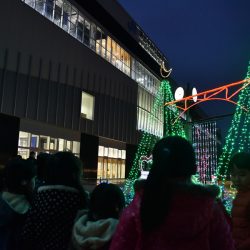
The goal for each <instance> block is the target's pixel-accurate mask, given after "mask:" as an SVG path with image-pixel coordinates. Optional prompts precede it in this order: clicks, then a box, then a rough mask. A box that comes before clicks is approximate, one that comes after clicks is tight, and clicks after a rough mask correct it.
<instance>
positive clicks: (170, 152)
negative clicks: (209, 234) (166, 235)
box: [141, 136, 196, 231]
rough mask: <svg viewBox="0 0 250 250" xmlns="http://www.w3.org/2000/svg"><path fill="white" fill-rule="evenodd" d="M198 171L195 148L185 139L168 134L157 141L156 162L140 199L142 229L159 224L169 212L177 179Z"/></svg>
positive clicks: (155, 148)
mask: <svg viewBox="0 0 250 250" xmlns="http://www.w3.org/2000/svg"><path fill="white" fill-rule="evenodd" d="M195 173H196V164H195V153H194V149H193V147H192V145H191V144H190V143H189V142H188V141H187V140H186V139H184V138H182V137H180V136H169V137H166V138H163V139H161V140H160V141H158V142H157V143H156V144H155V147H154V149H153V164H152V167H151V170H150V172H149V175H148V178H147V181H146V183H145V187H144V192H143V195H142V201H141V221H142V228H143V230H146V231H148V230H151V229H152V228H154V227H156V226H158V225H159V224H160V223H161V221H162V219H163V218H164V217H165V216H166V215H167V213H168V210H169V207H170V203H171V199H172V196H173V193H174V186H173V184H174V182H175V179H178V178H182V179H188V178H190V177H191V175H193V174H195ZM156 197H157V198H156ZM156 199H157V200H156Z"/></svg>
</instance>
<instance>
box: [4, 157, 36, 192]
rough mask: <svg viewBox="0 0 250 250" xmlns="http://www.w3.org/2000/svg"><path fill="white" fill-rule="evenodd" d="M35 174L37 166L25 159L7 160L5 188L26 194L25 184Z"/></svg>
mask: <svg viewBox="0 0 250 250" xmlns="http://www.w3.org/2000/svg"><path fill="white" fill-rule="evenodd" d="M34 176H35V166H34V165H33V164H32V163H31V162H29V161H26V160H23V159H13V160H10V161H8V162H7V164H6V166H5V168H4V170H3V181H4V188H7V190H8V191H10V192H12V193H16V194H25V190H26V189H25V186H27V184H28V183H30V181H31V180H32V178H33V177H34Z"/></svg>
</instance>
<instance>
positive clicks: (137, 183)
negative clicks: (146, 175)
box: [133, 179, 146, 194]
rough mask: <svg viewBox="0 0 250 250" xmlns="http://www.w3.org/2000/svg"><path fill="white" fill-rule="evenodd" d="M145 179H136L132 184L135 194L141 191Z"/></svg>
mask: <svg viewBox="0 0 250 250" xmlns="http://www.w3.org/2000/svg"><path fill="white" fill-rule="evenodd" d="M145 183H146V180H145V179H136V180H135V181H134V184H133V188H134V192H135V194H137V193H140V192H142V191H143V188H144V186H145Z"/></svg>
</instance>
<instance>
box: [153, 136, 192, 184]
mask: <svg viewBox="0 0 250 250" xmlns="http://www.w3.org/2000/svg"><path fill="white" fill-rule="evenodd" d="M154 170H155V171H154ZM195 173H196V164H195V153H194V149H193V147H192V145H191V144H190V143H189V142H188V141H187V140H186V139H184V138H182V137H180V136H169V137H166V138H163V139H161V140H160V141H158V142H157V143H156V144H155V147H154V149H153V166H152V171H151V173H150V175H151V176H152V175H153V176H154V177H156V176H157V178H160V179H165V178H168V179H171V178H179V177H190V176H191V175H193V174H195ZM151 178H152V177H151Z"/></svg>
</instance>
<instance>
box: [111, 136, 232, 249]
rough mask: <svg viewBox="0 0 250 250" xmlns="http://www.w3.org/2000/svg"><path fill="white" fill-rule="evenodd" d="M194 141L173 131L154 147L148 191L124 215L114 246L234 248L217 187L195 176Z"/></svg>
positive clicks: (132, 247) (136, 199)
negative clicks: (201, 183) (196, 181)
mask: <svg viewBox="0 0 250 250" xmlns="http://www.w3.org/2000/svg"><path fill="white" fill-rule="evenodd" d="M195 173H196V164H195V153H194V149H193V147H192V145H191V144H190V143H189V142H188V141H187V140H185V139H184V138H182V137H179V136H170V137H166V138H163V139H161V140H160V141H158V142H157V143H156V145H155V147H154V149H153V164H152V167H151V169H150V172H149V175H148V178H147V181H146V183H145V186H144V189H143V192H142V193H138V194H137V195H135V198H134V199H133V201H132V203H131V204H130V205H129V206H128V207H127V208H126V209H125V210H124V212H123V214H122V215H121V218H120V222H119V224H118V227H117V230H116V232H115V234H114V236H113V239H112V243H111V247H110V250H125V249H130V250H133V249H135V250H142V249H143V250H148V249H150V250H153V249H157V250H165V249H169V250H183V249H185V250H198V249H199V250H200V249H202V250H212V249H213V250H218V249H220V250H232V249H234V244H233V240H232V236H231V231H230V227H229V225H228V223H227V221H226V219H225V216H224V213H223V211H222V210H221V207H220V206H219V205H218V204H217V202H216V196H217V195H218V188H217V187H213V186H212V187H204V186H199V185H195V184H193V183H192V182H191V176H192V175H194V174H195Z"/></svg>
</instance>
